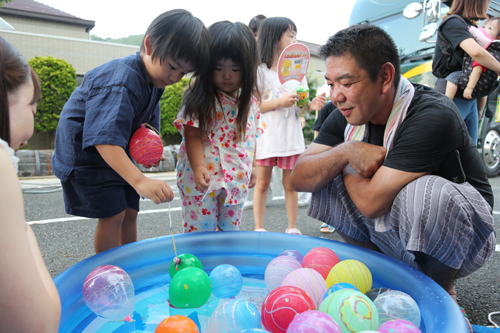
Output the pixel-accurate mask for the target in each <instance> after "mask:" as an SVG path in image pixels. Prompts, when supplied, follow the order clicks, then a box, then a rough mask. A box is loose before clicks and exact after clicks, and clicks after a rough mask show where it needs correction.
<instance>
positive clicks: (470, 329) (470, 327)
mask: <svg viewBox="0 0 500 333" xmlns="http://www.w3.org/2000/svg"><path fill="white" fill-rule="evenodd" d="M458 307H459V308H460V311H461V312H462V314H463V315H464V318H465V321H466V322H467V326H469V331H470V333H473V332H474V331H473V329H472V326H471V324H470V321H469V316H468V315H467V312H465V309H464V308H463V307H462V306H460V305H459V306H458Z"/></svg>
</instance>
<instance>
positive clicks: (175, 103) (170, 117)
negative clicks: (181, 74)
mask: <svg viewBox="0 0 500 333" xmlns="http://www.w3.org/2000/svg"><path fill="white" fill-rule="evenodd" d="M188 83H189V79H186V78H183V79H182V80H180V81H179V82H177V83H176V84H172V85H170V86H166V87H165V92H164V93H163V96H161V99H160V109H161V124H160V128H161V135H162V136H163V137H165V138H168V137H170V136H172V135H174V134H177V133H179V131H178V130H177V128H175V126H174V120H175V117H176V116H177V112H179V108H180V107H181V104H182V93H183V92H184V89H185V88H186V86H187V85H188Z"/></svg>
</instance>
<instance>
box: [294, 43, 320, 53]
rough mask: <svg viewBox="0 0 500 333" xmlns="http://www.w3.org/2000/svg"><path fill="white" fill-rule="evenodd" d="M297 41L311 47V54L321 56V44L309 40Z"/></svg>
mask: <svg viewBox="0 0 500 333" xmlns="http://www.w3.org/2000/svg"><path fill="white" fill-rule="evenodd" d="M297 42H299V43H301V44H304V45H305V46H307V48H308V49H309V54H311V55H313V56H316V57H319V48H320V47H321V45H318V44H314V43H309V42H304V41H303V40H298V41H297Z"/></svg>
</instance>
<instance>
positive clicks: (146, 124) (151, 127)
mask: <svg viewBox="0 0 500 333" xmlns="http://www.w3.org/2000/svg"><path fill="white" fill-rule="evenodd" d="M143 125H144V126H147V127H149V128H150V129H151V130H152V131H153V132H155V133H156V134H158V135H159V136H160V138H161V133H160V132H158V130H157V129H156V128H154V127H153V126H151V125H149V124H148V123H144V124H143Z"/></svg>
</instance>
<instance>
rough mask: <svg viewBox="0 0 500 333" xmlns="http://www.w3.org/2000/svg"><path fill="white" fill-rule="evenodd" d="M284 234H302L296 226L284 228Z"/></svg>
mask: <svg viewBox="0 0 500 333" xmlns="http://www.w3.org/2000/svg"><path fill="white" fill-rule="evenodd" d="M285 234H291V235H302V233H301V232H300V230H299V229H297V228H286V230H285Z"/></svg>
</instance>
